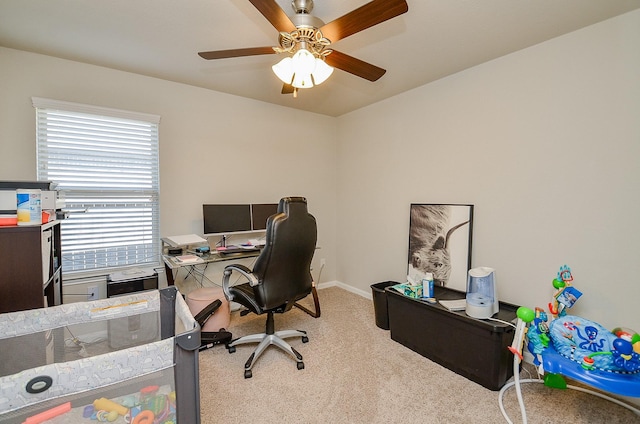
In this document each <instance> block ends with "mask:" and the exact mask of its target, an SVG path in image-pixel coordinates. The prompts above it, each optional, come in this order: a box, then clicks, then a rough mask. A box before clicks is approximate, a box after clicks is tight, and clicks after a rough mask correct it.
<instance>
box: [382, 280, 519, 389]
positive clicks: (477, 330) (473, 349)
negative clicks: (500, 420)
mask: <svg viewBox="0 0 640 424" xmlns="http://www.w3.org/2000/svg"><path fill="white" fill-rule="evenodd" d="M434 289H435V290H434V291H435V293H434V294H435V298H436V299H438V300H455V299H464V297H465V293H464V292H460V291H457V290H452V289H448V288H445V287H435V288H434ZM386 292H387V307H388V311H389V329H390V330H391V339H392V340H395V341H396V342H398V343H401V344H403V345H404V346H406V347H408V348H409V349H411V350H413V351H415V352H417V353H419V354H421V355H422V356H424V357H426V358H429V359H431V360H432V361H434V362H437V363H438V364H440V365H442V366H444V367H446V368H448V369H450V370H451V371H454V372H456V373H458V374H460V375H462V376H464V377H466V378H468V379H469V380H472V381H475V382H476V383H478V384H481V385H482V386H484V387H486V388H488V389H490V390H499V389H500V388H501V387H502V386H503V385H504V384H505V383H506V381H507V380H508V379H509V378H510V377H511V376H512V375H513V357H512V356H511V355H512V354H511V353H510V352H509V350H508V346H510V345H511V342H512V341H513V336H514V333H515V329H514V328H513V327H512V326H510V325H509V324H506V323H501V322H498V321H492V320H481V319H476V318H471V317H469V316H468V315H466V314H465V313H464V311H460V312H454V311H449V310H448V309H446V308H445V307H444V306H442V305H440V304H439V303H434V304H430V303H427V302H425V301H423V300H420V299H413V298H410V297H408V296H404V295H403V294H400V293H399V292H397V291H396V290H394V289H392V288H386ZM516 310H517V306H515V305H510V304H507V303H502V302H500V311H499V312H498V313H497V314H496V315H495V316H494V318H496V319H499V320H502V321H506V322H513V323H515V319H516Z"/></svg>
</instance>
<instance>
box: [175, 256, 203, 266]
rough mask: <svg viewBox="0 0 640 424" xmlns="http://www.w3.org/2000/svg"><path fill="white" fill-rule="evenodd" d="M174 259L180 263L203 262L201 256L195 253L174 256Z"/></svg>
mask: <svg viewBox="0 0 640 424" xmlns="http://www.w3.org/2000/svg"><path fill="white" fill-rule="evenodd" d="M176 260H177V261H178V262H180V263H182V264H196V263H199V262H203V260H202V258H201V257H200V256H196V255H182V256H176Z"/></svg>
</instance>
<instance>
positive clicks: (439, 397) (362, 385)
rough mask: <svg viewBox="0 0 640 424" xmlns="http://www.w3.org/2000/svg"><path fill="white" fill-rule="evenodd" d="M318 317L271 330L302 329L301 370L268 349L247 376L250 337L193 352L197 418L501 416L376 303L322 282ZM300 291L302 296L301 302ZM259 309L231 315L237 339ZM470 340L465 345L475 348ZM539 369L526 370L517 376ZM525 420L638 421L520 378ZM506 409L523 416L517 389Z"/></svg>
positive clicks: (470, 419) (443, 419)
mask: <svg viewBox="0 0 640 424" xmlns="http://www.w3.org/2000/svg"><path fill="white" fill-rule="evenodd" d="M319 297H320V305H321V308H322V316H321V317H320V318H318V319H315V318H312V317H311V316H309V315H307V314H305V313H304V312H302V311H300V310H299V309H294V310H292V311H290V312H288V313H286V314H283V315H277V316H276V317H275V321H276V330H284V329H302V330H306V331H307V332H308V335H309V343H302V342H301V340H300V339H290V343H291V345H292V346H293V347H294V348H295V349H296V350H298V351H299V352H300V353H301V354H302V355H303V357H304V363H305V369H303V370H300V371H299V370H297V368H296V363H295V361H293V360H292V359H291V358H290V357H289V356H287V355H285V354H284V353H283V352H281V351H280V350H279V349H277V348H275V347H270V348H269V349H267V351H266V352H265V353H264V354H263V356H262V357H261V358H259V359H258V361H257V363H256V364H255V365H254V367H253V378H251V379H245V378H244V363H245V361H246V360H247V358H248V357H249V355H250V354H251V352H252V351H253V349H254V348H255V345H244V346H238V347H237V351H236V352H235V353H233V354H229V353H228V352H227V350H226V349H225V348H224V347H223V346H216V347H214V348H213V349H209V350H205V351H202V352H200V393H201V394H200V401H201V411H202V423H203V424H213V423H220V422H222V423H240V422H246V423H367V424H374V423H474V424H483V423H487V424H489V423H491V424H494V423H501V422H506V421H505V420H504V418H503V416H502V414H501V412H500V408H499V406H498V396H499V392H493V391H490V390H487V389H485V388H484V387H482V386H480V385H479V384H476V383H474V382H472V381H469V380H467V379H466V378H464V377H461V376H459V375H457V374H455V373H454V372H451V371H449V370H448V369H446V368H443V367H441V366H440V365H438V364H436V363H434V362H432V361H430V360H428V359H426V358H424V357H422V356H420V355H419V354H417V353H415V352H413V351H411V350H410V349H408V348H406V347H404V346H402V345H400V344H399V343H396V342H395V341H393V340H391V338H390V335H389V332H388V331H385V330H382V329H379V328H378V327H376V325H375V319H374V311H373V302H372V301H370V300H368V299H365V298H363V297H361V296H358V295H356V294H353V293H350V292H348V291H346V290H343V289H341V288H338V287H330V288H326V289H322V290H319ZM306 300H307V299H305V301H306ZM264 322H265V317H264V316H259V317H258V316H255V315H253V314H250V315H247V316H245V317H240V315H239V313H238V312H234V313H233V315H232V320H231V325H230V328H229V330H230V331H231V332H232V333H233V336H234V337H239V336H243V335H247V334H252V333H260V332H263V331H264ZM472 348H473V347H472V346H470V347H469V349H470V354H472ZM531 377H536V376H535V375H534V376H531V375H528V374H527V373H523V375H522V378H531ZM523 395H524V399H525V405H526V407H527V417H528V422H529V423H531V424H537V423H563V424H564V423H576V424H580V423H590V424H598V423H607V424H616V423H619V424H623V423H624V424H629V423H640V415H636V414H634V413H633V412H631V411H629V410H627V409H625V408H623V407H621V406H618V405H615V404H613V403H610V402H607V401H604V400H602V399H600V398H597V397H594V396H590V395H588V394H584V393H581V392H576V391H570V390H565V391H562V390H553V389H550V388H547V387H545V386H543V385H542V384H524V385H523ZM504 404H505V409H506V411H507V413H508V414H509V416H510V418H511V420H512V421H513V422H514V423H519V422H522V420H521V416H520V411H519V407H518V403H517V399H516V396H515V390H514V389H513V388H511V389H509V390H508V391H507V392H506V394H505V396H504Z"/></svg>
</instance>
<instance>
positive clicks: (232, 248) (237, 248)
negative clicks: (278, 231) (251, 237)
mask: <svg viewBox="0 0 640 424" xmlns="http://www.w3.org/2000/svg"><path fill="white" fill-rule="evenodd" d="M259 250H260V247H257V246H249V247H240V246H229V247H227V248H226V249H223V250H217V252H218V255H222V256H224V255H232V254H238V253H249V252H256V251H259Z"/></svg>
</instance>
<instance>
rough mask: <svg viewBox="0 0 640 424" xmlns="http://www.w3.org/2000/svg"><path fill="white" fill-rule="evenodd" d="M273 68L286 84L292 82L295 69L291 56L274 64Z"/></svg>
mask: <svg viewBox="0 0 640 424" xmlns="http://www.w3.org/2000/svg"><path fill="white" fill-rule="evenodd" d="M271 69H273V73H274V74H276V76H277V77H278V78H280V81H282V82H284V83H285V84H291V81H292V80H293V73H294V71H293V60H292V59H291V58H290V57H289V56H287V57H285V58H284V59H282V60H281V61H280V62H278V63H276V64H275V65H273V66H272V67H271Z"/></svg>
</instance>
